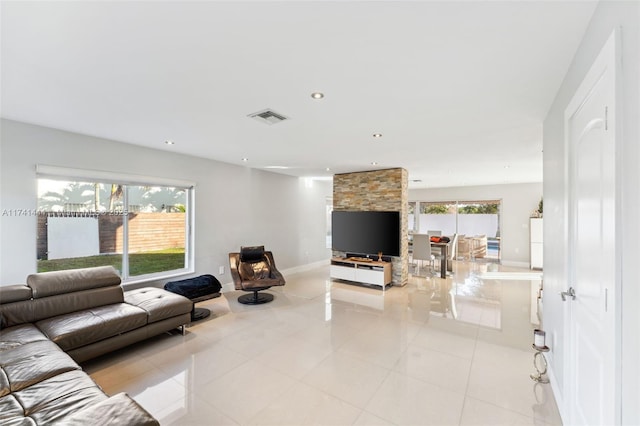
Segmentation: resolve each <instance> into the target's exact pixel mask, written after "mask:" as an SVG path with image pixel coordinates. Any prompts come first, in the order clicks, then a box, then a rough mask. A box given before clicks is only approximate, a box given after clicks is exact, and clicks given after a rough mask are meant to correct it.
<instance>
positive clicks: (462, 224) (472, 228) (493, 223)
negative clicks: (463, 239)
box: [408, 214, 498, 238]
mask: <svg viewBox="0 0 640 426" xmlns="http://www.w3.org/2000/svg"><path fill="white" fill-rule="evenodd" d="M457 216H458V226H457V231H456V215H455V214H421V215H420V218H419V225H420V227H419V228H418V229H417V230H416V229H415V227H414V224H415V217H414V215H413V214H409V223H408V225H409V229H410V230H411V229H413V230H414V231H416V232H419V233H421V234H426V233H427V231H430V230H435V231H442V235H453V234H455V233H458V234H464V235H486V236H487V237H489V238H493V237H496V236H498V215H497V214H459V215H457Z"/></svg>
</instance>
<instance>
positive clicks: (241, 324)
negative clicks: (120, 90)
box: [83, 262, 562, 426]
mask: <svg viewBox="0 0 640 426" xmlns="http://www.w3.org/2000/svg"><path fill="white" fill-rule="evenodd" d="M486 268H487V265H486V264H482V263H480V262H477V263H468V262H456V265H455V274H454V275H452V276H451V277H447V279H446V280H443V279H441V278H439V277H429V278H416V277H410V279H409V282H408V284H407V285H406V286H404V287H391V288H388V289H387V290H386V291H384V292H383V291H382V290H381V289H379V288H369V287H361V286H354V285H350V284H348V283H345V282H337V281H332V280H330V279H329V276H328V269H329V268H328V267H319V268H315V269H313V270H310V271H305V272H302V273H299V274H291V275H290V276H287V285H285V286H284V287H279V288H272V289H271V290H269V291H270V292H271V293H272V294H274V295H275V296H276V298H275V300H274V301H273V302H272V303H268V304H265V305H260V306H248V305H242V304H240V303H238V302H237V297H238V296H240V295H242V294H244V292H240V291H234V292H230V293H226V294H223V295H222V296H221V297H219V298H217V299H211V300H208V301H205V302H202V303H200V304H199V306H202V307H207V308H208V309H210V310H211V312H212V314H211V316H210V317H209V318H208V319H206V320H204V321H200V322H196V323H194V324H192V325H191V326H190V327H188V329H187V333H186V335H185V336H182V335H181V334H179V333H168V334H167V333H165V334H162V335H160V336H156V337H154V338H151V339H148V340H147V341H144V342H141V343H139V344H136V345H132V346H130V347H128V348H125V349H123V350H120V351H116V352H114V353H112V354H108V355H106V356H104V357H100V358H98V359H96V360H92V361H89V362H87V363H84V364H83V367H84V368H85V369H86V370H87V371H88V372H89V373H90V374H91V376H92V377H93V378H94V380H96V382H97V383H98V384H100V385H101V386H102V387H103V389H104V390H105V391H106V392H107V393H108V394H115V393H117V392H127V393H129V395H130V396H131V397H133V398H134V399H136V400H137V401H138V402H139V403H140V404H141V405H142V406H143V407H144V408H146V409H147V410H149V411H150V412H151V413H152V414H153V415H154V416H155V417H157V418H158V419H159V420H160V422H161V424H163V425H164V424H167V425H203V426H205V425H237V424H239V425H246V424H280V425H305V424H328V425H351V424H355V425H429V424H436V425H458V424H461V425H482V424H487V425H501V424H523V425H529V424H545V425H560V424H561V423H562V422H561V419H560V415H559V412H558V409H557V406H556V404H555V401H554V398H553V394H552V392H551V388H550V387H549V385H540V384H535V383H534V382H533V381H531V379H530V378H529V374H531V373H532V372H533V365H532V359H533V351H532V350H531V348H530V341H531V339H532V330H533V328H535V327H534V326H533V325H532V324H531V323H530V322H529V321H530V312H529V311H528V307H529V306H530V300H529V299H528V298H529V297H530V291H529V289H528V288H525V287H527V285H528V283H526V282H525V283H524V284H523V283H522V282H510V281H506V280H502V281H498V280H490V281H487V282H483V281H482V280H480V279H479V278H478V274H479V273H482V272H483V271H486ZM500 268H502V267H500ZM505 269H510V270H513V268H505ZM525 290H527V291H525ZM443 291H444V293H443ZM446 294H450V295H451V296H452V297H453V299H452V300H453V302H454V303H453V304H447V299H446V297H444V298H443V295H444V296H446ZM452 307H455V308H457V312H456V315H455V316H454V311H455V310H454V309H452ZM525 308H526V309H525Z"/></svg>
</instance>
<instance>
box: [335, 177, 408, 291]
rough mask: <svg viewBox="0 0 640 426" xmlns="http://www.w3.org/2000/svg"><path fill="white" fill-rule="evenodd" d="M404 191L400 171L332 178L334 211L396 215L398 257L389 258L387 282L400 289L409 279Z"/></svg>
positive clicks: (404, 187)
mask: <svg viewBox="0 0 640 426" xmlns="http://www.w3.org/2000/svg"><path fill="white" fill-rule="evenodd" d="M408 188H409V184H408V173H407V171H406V170H405V169H402V168H396V169H386V170H373V171H368V172H355V173H341V174H337V175H334V176H333V209H334V210H336V211H398V212H400V257H395V256H394V257H392V258H391V259H392V262H391V263H392V279H391V282H392V283H393V284H394V285H400V286H403V285H405V284H407V281H408V279H409V261H408V259H409V242H408V229H407V226H408V225H407V208H408V202H409V195H408V193H409V189H408ZM333 255H334V256H343V255H344V253H340V252H334V253H333Z"/></svg>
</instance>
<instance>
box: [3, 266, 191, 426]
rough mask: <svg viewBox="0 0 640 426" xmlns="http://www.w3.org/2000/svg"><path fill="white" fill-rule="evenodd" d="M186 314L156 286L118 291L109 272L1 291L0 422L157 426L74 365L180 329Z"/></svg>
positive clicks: (54, 275) (183, 304)
mask: <svg viewBox="0 0 640 426" xmlns="http://www.w3.org/2000/svg"><path fill="white" fill-rule="evenodd" d="M192 308H193V302H191V301H190V300H189V299H187V298H185V297H182V296H179V295H177V294H173V293H170V292H167V291H165V290H162V289H158V288H143V289H139V290H133V291H126V292H125V291H123V289H122V287H121V286H120V277H119V276H118V274H117V271H116V270H115V269H114V268H112V267H110V266H107V267H98V268H86V269H75V270H69V271H59V272H47V273H40V274H33V275H30V276H29V277H28V278H27V284H26V285H12V286H4V287H0V424H2V425H21V426H22V425H41V424H65V425H66V424H71V425H76V424H77V425H87V424H93V425H96V424H100V425H157V424H158V422H157V421H156V420H155V419H154V418H153V417H152V416H151V415H150V414H149V413H148V412H146V411H145V410H144V409H143V408H142V407H140V406H139V405H138V404H137V403H136V402H135V401H134V400H133V399H131V398H129V396H127V395H126V394H118V395H114V396H112V397H108V396H107V395H106V394H105V393H104V392H102V390H101V389H100V388H99V386H98V385H97V384H96V383H95V382H93V380H91V378H90V377H89V376H88V375H87V374H86V373H84V372H83V371H82V369H81V368H80V366H79V365H78V364H77V362H82V361H85V360H88V359H90V358H94V357H96V356H99V355H102V354H105V353H107V352H110V351H113V350H115V349H119V348H121V347H124V346H126V345H129V344H131V343H134V342H137V341H140V340H143V339H146V338H148V337H151V336H154V335H156V334H159V333H162V332H165V331H168V330H171V329H174V328H177V327H182V330H183V331H184V327H185V325H186V324H187V323H189V322H190V318H191V310H192Z"/></svg>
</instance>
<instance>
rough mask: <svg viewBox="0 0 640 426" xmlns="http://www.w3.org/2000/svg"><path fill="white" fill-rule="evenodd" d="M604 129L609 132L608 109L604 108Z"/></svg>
mask: <svg viewBox="0 0 640 426" xmlns="http://www.w3.org/2000/svg"><path fill="white" fill-rule="evenodd" d="M604 129H605V130H609V107H608V106H605V107H604Z"/></svg>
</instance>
